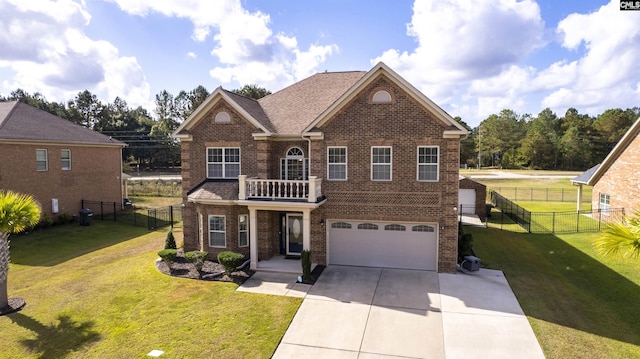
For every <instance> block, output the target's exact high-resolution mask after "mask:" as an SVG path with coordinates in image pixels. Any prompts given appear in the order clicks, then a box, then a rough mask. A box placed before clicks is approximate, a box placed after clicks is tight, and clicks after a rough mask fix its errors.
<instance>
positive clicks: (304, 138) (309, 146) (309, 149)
mask: <svg viewBox="0 0 640 359" xmlns="http://www.w3.org/2000/svg"><path fill="white" fill-rule="evenodd" d="M301 137H302V139H303V140H307V142H309V145H307V156H309V168H308V172H309V174H308V175H307V180H309V176H311V137H309V138H306V137H304V135H302V136H301Z"/></svg>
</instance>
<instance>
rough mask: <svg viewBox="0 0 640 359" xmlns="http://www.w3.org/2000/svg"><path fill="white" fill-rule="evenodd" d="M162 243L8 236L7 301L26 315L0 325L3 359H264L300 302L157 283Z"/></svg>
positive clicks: (98, 235)
mask: <svg viewBox="0 0 640 359" xmlns="http://www.w3.org/2000/svg"><path fill="white" fill-rule="evenodd" d="M177 232H178V233H176V240H177V241H179V240H180V238H181V236H180V233H179V231H177ZM165 234H166V231H164V230H163V231H157V232H151V233H148V232H147V231H146V230H145V229H143V228H139V227H133V226H128V225H123V224H117V223H114V222H106V221H105V222H102V221H93V223H92V224H91V226H89V227H82V226H78V225H70V226H65V227H56V228H52V229H49V230H46V231H41V232H37V233H34V234H31V235H28V236H23V237H17V236H13V237H12V242H11V243H12V265H11V269H10V271H9V296H10V297H22V298H24V299H25V300H26V302H27V306H26V307H25V308H24V309H23V310H22V311H21V312H18V313H16V314H12V315H9V316H3V317H0V342H2V343H3V344H2V350H0V357H1V358H61V357H67V358H145V357H147V356H146V354H147V353H148V352H150V351H151V350H153V349H158V350H162V351H164V352H165V354H164V355H163V356H162V357H167V358H210V357H211V358H213V357H216V358H256V357H269V356H271V355H272V354H273V352H274V351H275V348H276V347H277V345H278V343H279V341H280V339H281V338H282V336H283V335H284V332H285V331H286V329H287V327H288V325H289V323H290V322H291V320H292V319H293V316H294V315H295V312H296V310H297V309H298V307H299V306H300V303H301V299H295V298H289V297H278V296H268V295H260V294H251V293H240V292H236V291H235V289H236V288H237V285H236V284H233V283H221V282H209V281H196V280H189V279H181V278H175V277H169V276H166V275H164V274H161V273H160V272H159V271H158V270H157V269H156V267H155V265H154V261H155V259H156V258H157V255H156V252H157V251H158V250H159V249H161V248H162V246H163V243H164V238H165Z"/></svg>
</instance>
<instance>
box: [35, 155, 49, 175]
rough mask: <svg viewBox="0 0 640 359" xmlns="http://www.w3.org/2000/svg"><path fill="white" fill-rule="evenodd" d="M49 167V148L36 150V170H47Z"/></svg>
mask: <svg viewBox="0 0 640 359" xmlns="http://www.w3.org/2000/svg"><path fill="white" fill-rule="evenodd" d="M48 169H49V161H48V160H47V150H36V170H37V171H47V170H48Z"/></svg>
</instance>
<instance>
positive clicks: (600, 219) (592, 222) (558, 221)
mask: <svg viewBox="0 0 640 359" xmlns="http://www.w3.org/2000/svg"><path fill="white" fill-rule="evenodd" d="M490 196H491V203H492V204H493V205H494V206H495V207H496V208H498V209H499V210H500V213H494V214H492V222H493V223H497V224H500V226H501V228H502V226H503V225H505V224H508V223H515V224H518V225H519V226H520V227H522V228H523V229H524V230H525V231H527V232H529V233H578V232H599V231H600V230H602V229H603V228H605V227H606V222H619V221H621V220H622V218H623V216H624V209H623V208H615V209H613V208H612V209H607V210H602V209H598V210H592V211H571V212H530V211H527V210H526V209H525V208H523V207H521V206H519V205H518V204H516V203H515V202H513V201H511V200H510V199H508V198H506V197H505V196H503V195H501V194H500V193H498V192H496V191H491V192H490ZM496 216H499V218H496Z"/></svg>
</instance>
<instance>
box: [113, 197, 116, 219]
mask: <svg viewBox="0 0 640 359" xmlns="http://www.w3.org/2000/svg"><path fill="white" fill-rule="evenodd" d="M113 221H114V222H116V203H115V202H113Z"/></svg>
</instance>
